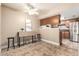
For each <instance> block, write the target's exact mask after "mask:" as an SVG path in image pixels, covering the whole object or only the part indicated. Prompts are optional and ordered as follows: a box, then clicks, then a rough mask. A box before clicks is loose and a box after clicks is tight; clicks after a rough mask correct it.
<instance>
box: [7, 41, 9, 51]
mask: <svg viewBox="0 0 79 59" xmlns="http://www.w3.org/2000/svg"><path fill="white" fill-rule="evenodd" d="M8 50H9V39H8V48H7V51H8Z"/></svg>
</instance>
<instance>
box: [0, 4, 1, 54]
mask: <svg viewBox="0 0 79 59" xmlns="http://www.w3.org/2000/svg"><path fill="white" fill-rule="evenodd" d="M0 52H1V4H0Z"/></svg>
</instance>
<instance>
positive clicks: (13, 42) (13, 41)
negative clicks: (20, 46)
mask: <svg viewBox="0 0 79 59" xmlns="http://www.w3.org/2000/svg"><path fill="white" fill-rule="evenodd" d="M13 47H14V48H15V45H14V38H13Z"/></svg>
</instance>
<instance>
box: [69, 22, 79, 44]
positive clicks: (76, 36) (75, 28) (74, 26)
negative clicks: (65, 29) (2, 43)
mask: <svg viewBox="0 0 79 59" xmlns="http://www.w3.org/2000/svg"><path fill="white" fill-rule="evenodd" d="M70 41H73V42H78V43H79V22H71V23H70Z"/></svg>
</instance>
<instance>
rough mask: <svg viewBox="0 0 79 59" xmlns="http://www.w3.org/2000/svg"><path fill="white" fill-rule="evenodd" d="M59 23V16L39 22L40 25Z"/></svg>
mask: <svg viewBox="0 0 79 59" xmlns="http://www.w3.org/2000/svg"><path fill="white" fill-rule="evenodd" d="M59 23H60V15H56V16H51V17H48V18H45V19H41V20H40V25H47V24H51V25H58V24H59Z"/></svg>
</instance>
